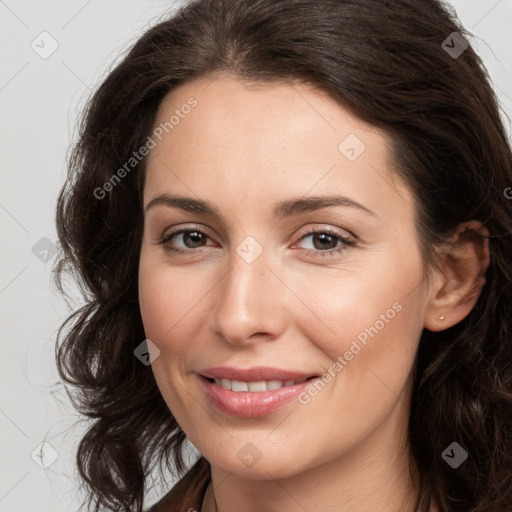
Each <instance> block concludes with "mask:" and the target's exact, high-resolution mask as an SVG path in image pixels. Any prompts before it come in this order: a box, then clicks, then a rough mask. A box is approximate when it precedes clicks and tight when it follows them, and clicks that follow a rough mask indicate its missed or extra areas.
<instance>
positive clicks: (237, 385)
mask: <svg viewBox="0 0 512 512" xmlns="http://www.w3.org/2000/svg"><path fill="white" fill-rule="evenodd" d="M305 380H307V377H305V378H304V379H301V380H262V381H259V382H242V381H240V380H231V379H215V384H217V385H218V386H222V387H223V388H226V389H230V390H231V391H268V390H273V389H279V388H282V387H283V386H293V385H295V384H300V383H302V382H304V381H305Z"/></svg>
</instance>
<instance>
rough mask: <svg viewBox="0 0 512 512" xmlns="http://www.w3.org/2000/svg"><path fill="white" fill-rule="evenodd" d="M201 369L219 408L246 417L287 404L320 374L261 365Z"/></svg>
mask: <svg viewBox="0 0 512 512" xmlns="http://www.w3.org/2000/svg"><path fill="white" fill-rule="evenodd" d="M198 373H199V376H200V381H201V386H202V388H203V390H204V393H205V395H206V396H207V397H208V399H209V400H210V401H211V403H212V404H213V405H214V406H215V408H216V409H218V410H219V411H221V412H223V413H225V414H229V415H232V416H238V417H245V418H255V417H258V416H264V415H266V414H270V413H271V412H273V411H275V410H277V409H279V408H281V407H284V406H285V405H287V404H289V403H290V402H292V401H293V400H295V399H296V398H297V396H298V394H299V393H300V392H301V391H302V390H303V389H304V388H305V387H306V386H308V385H309V383H310V381H312V380H313V379H314V378H315V377H317V375H316V374H307V373H303V372H297V371H292V370H286V369H281V368H270V367H261V366H260V367H253V368H249V369H240V368H233V367H216V368H208V369H206V370H201V371H200V372H198Z"/></svg>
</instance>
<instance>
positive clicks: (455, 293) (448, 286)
mask: <svg viewBox="0 0 512 512" xmlns="http://www.w3.org/2000/svg"><path fill="white" fill-rule="evenodd" d="M488 237H489V231H488V230H487V228H486V227H485V226H483V224H482V223H481V222H478V221H475V220H473V221H470V222H466V223H464V224H461V225H460V226H459V227H458V228H457V231H456V232H455V234H454V235H453V237H452V238H451V239H450V241H449V242H447V244H446V245H445V246H444V247H443V251H442V252H440V254H439V257H438V259H439V270H437V271H436V272H437V276H436V278H435V279H434V280H433V286H432V288H431V296H430V299H429V303H428V305H427V310H426V312H425V328H426V329H429V330H430V331H442V330H444V329H447V328H448V327H452V326H453V325H455V324H457V323H459V322H460V321H461V320H463V319H464V318H465V317H466V316H467V315H468V314H469V312H470V311H471V310H472V309H473V307H474V305H475V304H476V301H477V300H478V297H479V296H480V293H481V291H482V288H483V286H484V285H485V272H486V270H487V268H488V266H489V262H490V253H489V240H488Z"/></svg>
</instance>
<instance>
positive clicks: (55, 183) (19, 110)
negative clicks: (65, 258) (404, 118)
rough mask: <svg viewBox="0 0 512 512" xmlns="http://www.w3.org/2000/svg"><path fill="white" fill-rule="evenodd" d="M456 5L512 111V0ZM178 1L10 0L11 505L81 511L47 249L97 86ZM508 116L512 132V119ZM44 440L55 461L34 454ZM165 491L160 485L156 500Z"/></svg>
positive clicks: (4, 410) (5, 412)
mask: <svg viewBox="0 0 512 512" xmlns="http://www.w3.org/2000/svg"><path fill="white" fill-rule="evenodd" d="M451 4H452V5H453V6H454V7H455V9H456V11H457V14H458V16H459V18H460V19H461V20H462V22H463V24H464V25H465V26H466V27H467V28H469V29H470V30H471V31H472V32H473V33H475V34H476V36H477V39H476V40H473V41H472V44H473V45H474V46H475V48H476V50H477V52H478V53H479V54H480V55H481V56H482V57H483V59H484V62H485V64H486V66H487V68H488V70H489V73H490V75H491V78H492V80H493V84H494V87H495V90H496V91H497V93H498V95H499V97H500V100H501V102H502V107H503V109H504V110H505V111H506V113H507V114H508V116H509V117H511V118H512V99H511V98H512V35H511V26H512V24H511V22H512V0H499V1H498V0H453V1H452V2H451ZM177 5H178V3H177V2H175V1H174V2H173V1H172V0H168V1H163V0H151V1H134V0H129V1H127V0H124V1H121V0H109V1H103V2H100V1H99V0H89V1H86V0H72V1H67V2H62V1H49V0H46V1H37V0H32V1H29V0H18V1H15V0H5V1H2V0H0V34H1V35H0V61H1V64H0V113H1V115H0V130H1V131H0V169H1V174H0V180H1V181H0V227H1V248H2V250H1V252H0V307H1V309H0V315H1V317H0V322H1V324H0V325H1V328H2V340H1V345H0V346H1V358H0V375H1V387H0V453H1V455H0V512H36V511H37V512H69V511H72V510H77V509H78V504H79V499H80V494H79V490H78V488H77V481H76V471H75V468H74V450H75V446H76V442H77V440H78V439H79V437H80V434H81V433H82V432H83V425H81V424H78V425H76V426H75V427H74V428H70V427H71V426H72V425H73V424H74V423H75V422H76V421H77V420H78V419H79V418H78V416H77V415H76V413H75V412H74V410H73V409H72V407H71V406H70V403H69V401H68V399H67V396H66V394H65V392H64V390H63V386H62V384H61V383H60V382H59V379H58V375H57V371H56V368H55V363H54V347H55V335H56V331H57V328H58V327H59V325H60V324H61V322H62V321H63V319H64V318H65V316H66V313H67V311H68V309H67V307H66V305H65V304H64V302H63V301H62V299H60V298H59V297H58V296H57V295H56V294H55V289H54V286H53V284H52V283H51V274H50V270H51V267H52V264H53V261H54V258H53V257H51V256H52V253H51V251H50V252H49V253H48V256H47V257H48V258H49V260H48V261H47V262H44V261H41V258H43V259H44V257H45V253H44V252H42V251H44V249H45V247H46V248H47V247H48V244H49V243H50V244H51V243H53V242H55V241H56V231H55V227H54V210H55V201H56V198H57V194H58V190H59V187H60V186H61V184H62V182H63V179H64V175H65V158H66V152H67V148H68V146H69V144H70V142H71V141H72V140H73V138H74V135H75V122H76V119H77V114H78V113H79V111H80V109H81V107H82V106H83V104H84V101H85V100H86V98H87V96H88V95H89V93H90V90H92V89H94V88H95V86H96V85H97V84H98V83H99V81H100V80H101V78H102V77H104V76H105V74H106V73H107V71H108V69H109V68H110V67H111V66H112V65H113V64H114V63H115V62H117V61H118V60H119V58H120V56H121V54H122V52H123V51H125V50H127V49H128V48H129V46H131V44H133V43H134V42H135V40H136V39H137V37H138V36H140V35H141V34H142V32H143V31H144V30H145V29H146V28H147V27H149V26H150V25H152V24H154V23H155V22H157V21H158V20H159V19H160V18H161V17H163V16H165V15H166V14H167V13H169V12H171V11H173V10H174V9H175V8H176V7H177ZM45 31H46V32H48V33H49V34H50V35H51V38H53V39H54V40H55V41H56V43H57V44H58V48H57V49H56V51H55V52H54V53H53V54H52V55H50V56H49V57H47V58H42V57H41V56H40V55H39V54H38V53H36V51H35V50H34V49H33V48H32V47H31V44H32V42H33V41H34V40H35V43H34V45H36V44H37V45H39V49H38V51H39V52H44V51H48V50H49V49H51V44H52V41H51V40H50V39H49V38H48V36H40V34H41V33H42V32H45ZM447 36H448V34H447ZM42 38H43V42H41V39H42ZM44 38H46V39H44ZM53 44H55V43H53ZM43 45H44V47H43ZM43 56H45V55H43ZM504 120H505V125H506V127H507V130H508V133H509V135H510V133H511V125H510V120H509V119H507V118H506V117H505V119H504ZM511 186H512V183H511ZM42 238H46V239H48V240H47V241H46V242H45V241H43V242H40V240H41V239H42ZM36 244H39V245H36ZM45 244H47V245H46V246H45ZM34 246H36V250H35V252H37V253H39V257H38V256H36V255H35V254H34V252H33V247H34ZM50 247H51V245H50ZM43 442H46V443H48V444H46V445H44V447H45V448H44V450H43V454H44V456H43V462H42V465H43V466H46V467H41V466H40V465H38V463H37V457H35V455H34V458H33V456H32V454H33V452H34V450H35V451H36V453H40V452H41V448H40V446H41V443H43ZM52 450H55V452H53V451H52ZM55 457H57V458H56V459H55V460H53V458H55ZM50 463H51V464H50ZM169 484H170V483H169ZM162 491H163V490H162V489H160V488H155V489H153V490H151V491H150V492H149V494H148V504H150V503H152V502H154V501H155V500H156V498H157V496H158V495H159V493H161V492H162Z"/></svg>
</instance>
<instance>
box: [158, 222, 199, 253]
mask: <svg viewBox="0 0 512 512" xmlns="http://www.w3.org/2000/svg"><path fill="white" fill-rule="evenodd" d="M208 238H209V237H208V235H206V234H205V233H204V232H203V231H201V230H200V229H196V228H188V229H180V230H176V231H172V232H170V233H167V234H166V235H164V236H163V237H162V238H161V239H160V241H159V242H158V244H159V245H163V246H164V249H165V250H166V251H168V252H172V253H176V254H184V253H186V252H191V251H194V249H198V248H201V247H203V246H204V244H205V243H206V240H208ZM177 242H178V243H179V242H181V244H182V245H183V246H184V247H185V248H184V249H183V248H179V247H175V245H176V243H177Z"/></svg>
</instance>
